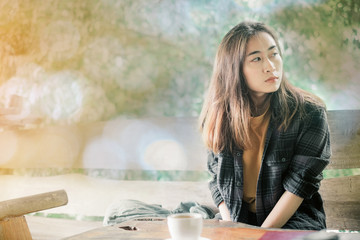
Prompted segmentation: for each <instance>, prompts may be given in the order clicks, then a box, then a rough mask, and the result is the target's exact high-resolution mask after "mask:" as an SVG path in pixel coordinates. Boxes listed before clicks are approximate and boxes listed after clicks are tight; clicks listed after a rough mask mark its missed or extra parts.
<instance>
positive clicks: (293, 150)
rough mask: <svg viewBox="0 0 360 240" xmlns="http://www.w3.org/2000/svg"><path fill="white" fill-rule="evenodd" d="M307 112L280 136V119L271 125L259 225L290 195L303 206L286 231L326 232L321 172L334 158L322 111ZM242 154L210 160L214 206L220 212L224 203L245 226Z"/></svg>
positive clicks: (259, 196)
mask: <svg viewBox="0 0 360 240" xmlns="http://www.w3.org/2000/svg"><path fill="white" fill-rule="evenodd" d="M306 110H307V114H306V117H304V118H300V117H299V114H297V115H295V117H294V119H293V121H292V123H291V124H290V126H289V127H288V129H287V130H286V131H280V130H278V127H279V123H278V122H277V121H276V120H275V118H274V115H276V114H274V113H273V116H272V117H271V119H270V123H269V127H268V130H267V135H266V140H265V148H264V153H263V158H262V163H261V168H260V173H259V177H258V182H257V192H256V216H257V222H258V223H259V224H260V225H261V224H262V223H263V222H264V220H265V219H266V217H267V216H268V215H269V213H270V212H271V210H272V209H273V207H274V206H275V204H276V203H277V201H278V200H279V199H280V197H281V196H282V194H283V193H284V191H285V190H287V191H289V192H291V193H293V194H295V195H297V196H299V197H302V198H304V201H303V202H302V204H301V205H300V207H299V208H298V209H297V211H296V212H295V214H294V215H293V216H292V217H291V218H290V219H289V221H288V222H287V223H286V224H285V225H284V226H283V228H292V229H315V230H318V229H324V228H326V223H325V212H324V209H323V202H322V199H321V196H320V194H319V192H318V190H319V187H320V181H321V180H322V178H323V177H322V171H323V170H324V168H325V167H326V165H327V164H328V163H329V159H330V156H331V149H330V136H329V135H330V134H329V126H328V123H327V115H326V111H325V110H324V109H323V108H319V107H316V106H313V105H310V104H308V105H307V106H306ZM274 112H276V111H274ZM242 154H243V151H242V150H236V151H234V152H233V153H229V152H221V153H219V154H214V153H212V152H209V154H208V171H209V173H210V175H211V177H212V179H211V180H210V182H209V188H210V191H211V194H212V197H213V200H214V202H215V204H216V206H218V205H219V204H220V203H221V202H223V201H225V204H226V206H227V208H228V209H229V211H230V216H231V219H232V221H234V222H246V221H247V217H248V216H247V214H248V211H247V209H245V208H246V207H245V206H243V208H242V205H243V201H242V198H243V174H242V173H243V165H242Z"/></svg>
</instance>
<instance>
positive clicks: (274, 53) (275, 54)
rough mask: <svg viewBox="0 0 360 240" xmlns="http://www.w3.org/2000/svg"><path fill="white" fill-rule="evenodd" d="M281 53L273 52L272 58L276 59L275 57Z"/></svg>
mask: <svg viewBox="0 0 360 240" xmlns="http://www.w3.org/2000/svg"><path fill="white" fill-rule="evenodd" d="M278 54H279V53H277V52H273V54H272V55H271V56H273V57H275V56H277V55H278Z"/></svg>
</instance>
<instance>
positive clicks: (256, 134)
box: [243, 108, 271, 213]
mask: <svg viewBox="0 0 360 240" xmlns="http://www.w3.org/2000/svg"><path fill="white" fill-rule="evenodd" d="M270 115H271V114H270V111H269V108H268V109H267V110H266V111H265V113H263V114H262V115H260V116H258V117H252V118H251V119H250V129H249V130H250V139H251V144H252V145H251V148H249V149H246V150H244V153H243V175H244V176H243V177H244V197H243V199H244V201H245V202H247V203H249V206H250V208H249V211H251V212H254V213H255V212H256V204H255V203H256V201H255V199H256V186H257V180H258V176H259V172H260V166H261V161H262V156H263V152H264V145H265V138H266V132H267V129H268V126H269V122H270Z"/></svg>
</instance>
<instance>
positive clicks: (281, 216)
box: [219, 191, 304, 228]
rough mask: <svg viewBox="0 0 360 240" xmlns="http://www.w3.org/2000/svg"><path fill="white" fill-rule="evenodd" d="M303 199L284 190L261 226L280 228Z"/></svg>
mask: <svg viewBox="0 0 360 240" xmlns="http://www.w3.org/2000/svg"><path fill="white" fill-rule="evenodd" d="M303 200H304V199H303V198H301V197H298V196H296V195H295V194H293V193H291V192H288V191H285V192H284V194H283V195H282V196H281V198H280V199H279V201H278V202H277V203H276V205H275V207H274V208H273V210H271V212H270V214H269V215H268V216H267V218H266V219H265V221H264V222H263V224H262V225H261V227H264V228H281V227H282V226H284V225H285V223H287V221H288V220H289V219H290V218H291V217H292V215H294V213H295V212H296V210H297V209H298V208H299V206H300V204H301V203H302V201H303ZM219 207H220V206H219Z"/></svg>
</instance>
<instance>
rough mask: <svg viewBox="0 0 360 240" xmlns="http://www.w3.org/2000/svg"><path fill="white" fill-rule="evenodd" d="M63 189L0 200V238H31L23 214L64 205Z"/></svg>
mask: <svg viewBox="0 0 360 240" xmlns="http://www.w3.org/2000/svg"><path fill="white" fill-rule="evenodd" d="M67 202H68V198H67V194H66V192H65V191H64V190H59V191H55V192H48V193H42V194H37V195H32V196H27V197H22V198H17V199H12V200H7V201H3V202H0V239H4V240H15V239H21V240H28V239H32V237H31V234H30V231H29V227H28V225H27V223H26V219H25V217H24V214H28V213H32V212H37V211H41V210H45V209H50V208H54V207H59V206H63V205H66V204H67Z"/></svg>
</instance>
